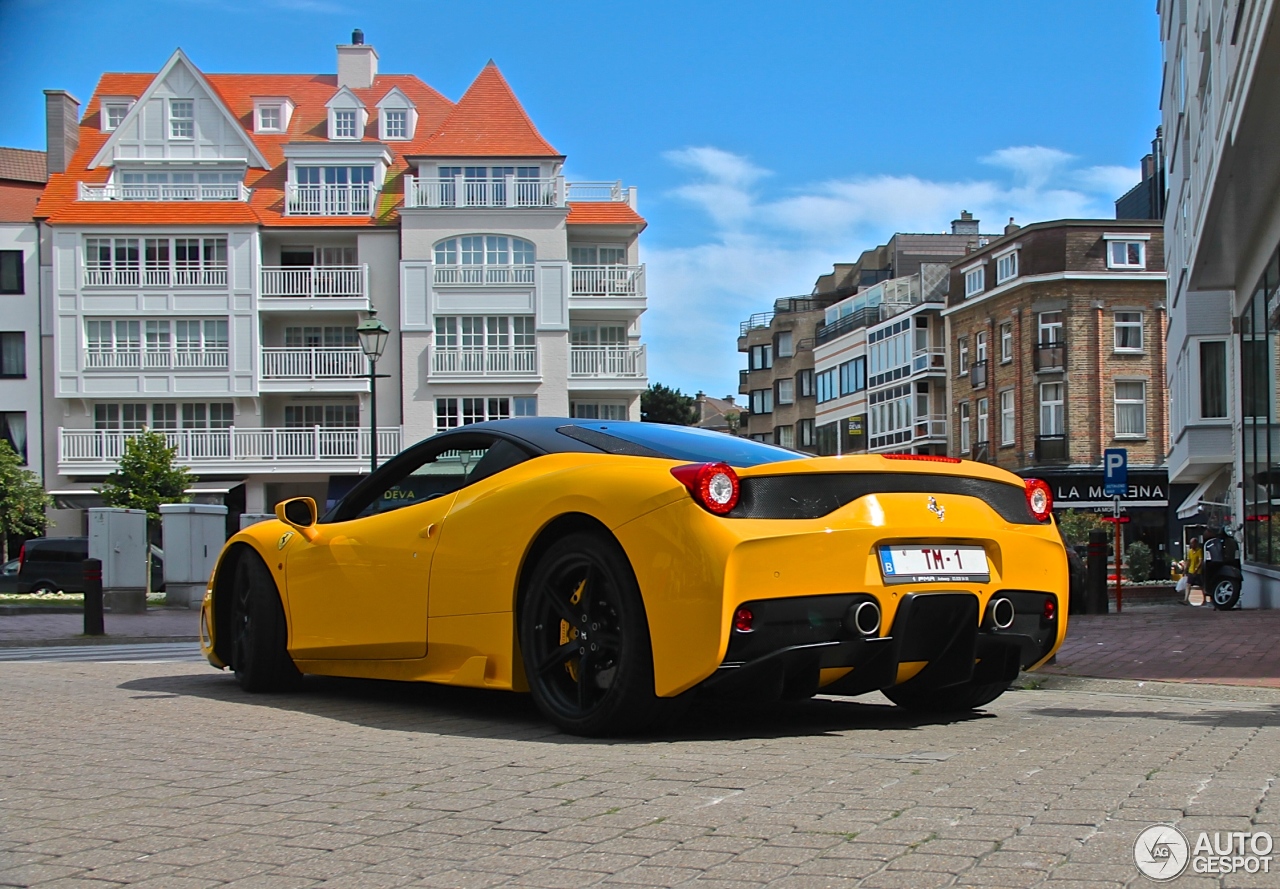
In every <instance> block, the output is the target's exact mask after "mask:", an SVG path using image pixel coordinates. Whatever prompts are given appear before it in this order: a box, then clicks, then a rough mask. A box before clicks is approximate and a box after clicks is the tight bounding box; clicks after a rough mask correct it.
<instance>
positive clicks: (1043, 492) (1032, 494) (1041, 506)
mask: <svg viewBox="0 0 1280 889" xmlns="http://www.w3.org/2000/svg"><path fill="white" fill-rule="evenodd" d="M1027 509H1029V510H1031V515H1033V516H1034V517H1035V518H1036V519H1037V520H1038V521H1041V522H1047V521H1049V517H1050V516H1051V515H1053V493H1052V492H1051V491H1050V490H1049V485H1048V484H1047V483H1045V482H1043V481H1041V480H1040V479H1038V478H1029V479H1027Z"/></svg>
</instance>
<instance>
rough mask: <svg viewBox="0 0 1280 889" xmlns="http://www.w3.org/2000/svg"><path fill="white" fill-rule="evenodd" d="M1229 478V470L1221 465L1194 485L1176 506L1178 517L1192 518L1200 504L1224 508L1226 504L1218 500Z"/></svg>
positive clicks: (1223, 493)
mask: <svg viewBox="0 0 1280 889" xmlns="http://www.w3.org/2000/svg"><path fill="white" fill-rule="evenodd" d="M1230 480H1231V470H1230V469H1228V468H1227V467H1225V466H1224V467H1222V468H1221V469H1219V470H1218V471H1217V472H1215V473H1214V474H1213V475H1211V476H1209V477H1208V478H1206V479H1205V480H1204V481H1202V482H1201V483H1200V484H1198V485H1196V487H1195V490H1194V491H1192V492H1191V493H1190V494H1189V495H1187V499H1186V500H1183V501H1182V505H1181V506H1179V507H1178V518H1180V519H1193V518H1195V517H1196V515H1197V514H1198V513H1199V512H1200V507H1201V506H1219V507H1222V508H1224V509H1226V508H1227V504H1226V503H1223V502H1220V501H1221V499H1222V497H1223V496H1224V495H1225V494H1226V489H1227V483H1228V482H1229V481H1230Z"/></svg>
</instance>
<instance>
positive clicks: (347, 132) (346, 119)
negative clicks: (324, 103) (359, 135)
mask: <svg viewBox="0 0 1280 889" xmlns="http://www.w3.org/2000/svg"><path fill="white" fill-rule="evenodd" d="M355 137H356V113H355V112H354V111H335V112H333V138H335V139H354V138H355Z"/></svg>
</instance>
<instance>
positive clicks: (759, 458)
mask: <svg viewBox="0 0 1280 889" xmlns="http://www.w3.org/2000/svg"><path fill="white" fill-rule="evenodd" d="M556 431H557V432H559V433H560V434H561V435H566V436H568V437H569V438H573V439H577V440H578V441H582V442H586V443H587V444H590V445H594V446H595V447H597V448H599V449H600V450H602V451H604V452H605V453H607V454H628V455H632V456H645V457H666V458H668V459H671V460H688V461H689V462H691V463H728V464H729V465H730V466H737V467H741V468H745V467H748V466H760V465H762V464H764V463H780V462H782V461H783V460H802V459H804V458H806V457H808V456H809V455H808V454H800V453H797V452H795V451H788V450H787V449H786V448H778V447H774V446H773V445H770V444H764V443H763V442H759V441H752V440H751V439H749V438H736V437H734V436H732V435H726V434H724V433H723V432H710V431H708V430H706V429H696V428H693V427H690V426H667V425H664V424H662V423H591V424H583V425H581V426H561V427H560V428H559V429H557V430H556Z"/></svg>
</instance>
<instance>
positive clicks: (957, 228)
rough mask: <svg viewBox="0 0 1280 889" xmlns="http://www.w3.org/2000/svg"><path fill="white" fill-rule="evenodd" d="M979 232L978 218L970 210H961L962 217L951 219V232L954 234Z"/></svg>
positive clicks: (974, 233)
mask: <svg viewBox="0 0 1280 889" xmlns="http://www.w3.org/2000/svg"><path fill="white" fill-rule="evenodd" d="M977 233H978V220H976V219H974V218H973V214H972V213H970V212H969V211H968V210H961V211H960V218H959V219H953V220H951V234H953V235H976V234H977Z"/></svg>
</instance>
